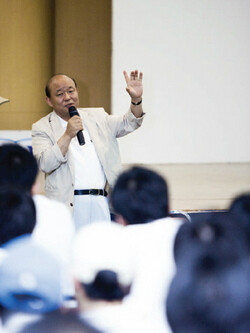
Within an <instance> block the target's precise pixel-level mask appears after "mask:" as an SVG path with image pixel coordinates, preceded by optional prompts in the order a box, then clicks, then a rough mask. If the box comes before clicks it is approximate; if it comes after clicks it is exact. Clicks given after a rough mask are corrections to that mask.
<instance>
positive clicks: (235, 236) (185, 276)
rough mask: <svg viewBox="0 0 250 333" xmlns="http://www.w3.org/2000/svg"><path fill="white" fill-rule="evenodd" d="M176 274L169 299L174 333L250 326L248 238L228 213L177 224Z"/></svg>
mask: <svg viewBox="0 0 250 333" xmlns="http://www.w3.org/2000/svg"><path fill="white" fill-rule="evenodd" d="M175 256H176V262H177V271H176V275H175V277H174V279H173V281H172V284H171V286H170V289H169V293H168V298H167V316H168V320H169V323H170V326H171V328H172V330H173V332H174V333H182V332H183V333H184V332H185V333H191V332H192V333H214V332H220V333H229V332H232V333H233V332H234V333H236V332H237V333H239V332H245V333H246V332H247V331H249V329H250V325H249V324H250V321H249V316H250V283H249V281H250V270H249V261H248V253H247V246H246V240H245V238H244V235H243V233H242V231H241V229H240V228H236V226H235V225H234V224H233V222H231V221H230V216H229V215H225V216H222V215H217V214H212V215H210V214H209V215H207V216H206V218H204V217H201V219H200V220H196V221H195V222H191V223H186V224H184V225H182V226H181V228H180V230H179V234H178V235H177V238H176V247H175Z"/></svg>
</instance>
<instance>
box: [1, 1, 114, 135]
mask: <svg viewBox="0 0 250 333" xmlns="http://www.w3.org/2000/svg"><path fill="white" fill-rule="evenodd" d="M0 22H1V29H0V45H1V52H0V96H2V97H5V98H8V99H10V103H5V104H3V105H1V106H0V113H1V121H0V129H1V130H6V129H7V130H8V129H10V130H12V129H13V130H14V129H15V130H19V129H20V130H21V129H30V128H31V125H32V123H33V122H35V121H36V120H38V119H39V118H41V117H42V116H44V115H45V114H46V113H47V112H48V111H49V110H50V109H49V107H48V106H47V105H46V103H45V102H44V100H45V99H44V85H45V83H46V81H47V79H48V77H50V76H51V75H52V74H53V73H56V72H65V73H68V74H69V75H71V76H73V77H75V79H76V80H77V81H78V86H79V90H80V101H81V106H104V107H105V108H106V109H107V111H108V110H109V109H110V77H111V75H110V67H111V65H110V61H111V59H110V48H111V37H110V35H111V0H102V1H100V0H82V1H81V0H71V1H66V0H55V1H53V0H0Z"/></svg>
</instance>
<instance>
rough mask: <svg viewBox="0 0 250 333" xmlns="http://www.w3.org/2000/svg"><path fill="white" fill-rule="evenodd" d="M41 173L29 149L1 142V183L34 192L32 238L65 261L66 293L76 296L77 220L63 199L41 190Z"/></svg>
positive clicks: (1, 184)
mask: <svg viewBox="0 0 250 333" xmlns="http://www.w3.org/2000/svg"><path fill="white" fill-rule="evenodd" d="M37 173H38V166H37V162H36V159H35V157H34V156H33V155H32V154H31V153H30V152H29V151H28V149H26V148H25V147H23V146H20V145H18V144H3V145H0V186H3V185H5V186H13V187H17V188H18V189H19V190H21V191H23V193H28V194H29V195H32V198H33V200H34V203H35V210H36V223H35V226H34V229H33V231H32V238H33V239H34V240H35V241H36V243H37V244H39V245H41V246H42V247H43V248H45V249H46V250H47V251H49V252H50V253H52V254H53V255H54V256H56V257H57V258H58V259H59V260H60V261H61V262H62V264H63V266H64V267H65V281H64V282H63V283H64V285H65V296H72V295H73V294H74V286H73V281H72V278H71V273H70V270H69V261H70V251H71V245H72V240H73V237H74V235H75V226H74V222H73V219H72V215H71V212H70V211H69V209H68V208H67V207H66V206H65V205H64V204H63V203H60V202H58V201H55V200H51V199H48V198H46V197H45V196H44V195H41V194H38V188H39V187H38V186H39V185H38V183H37Z"/></svg>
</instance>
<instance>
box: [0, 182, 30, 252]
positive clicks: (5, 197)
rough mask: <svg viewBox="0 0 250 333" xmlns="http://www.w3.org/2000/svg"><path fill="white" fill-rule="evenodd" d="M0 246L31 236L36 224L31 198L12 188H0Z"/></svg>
mask: <svg viewBox="0 0 250 333" xmlns="http://www.w3.org/2000/svg"><path fill="white" fill-rule="evenodd" d="M0 212H1V214H0V231H1V232H0V246H2V245H3V244H4V243H6V242H8V241H9V240H11V239H13V238H16V237H18V236H21V235H24V234H31V233H32V231H33V229H34V227H35V224H36V209H35V205H34V202H33V199H32V197H31V196H30V195H29V194H28V193H24V192H23V191H20V190H19V189H17V188H14V187H6V186H4V187H3V186H0Z"/></svg>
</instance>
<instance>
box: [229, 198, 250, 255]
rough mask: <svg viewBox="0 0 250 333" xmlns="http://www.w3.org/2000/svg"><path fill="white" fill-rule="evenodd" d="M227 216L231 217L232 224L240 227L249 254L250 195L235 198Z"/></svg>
mask: <svg viewBox="0 0 250 333" xmlns="http://www.w3.org/2000/svg"><path fill="white" fill-rule="evenodd" d="M229 214H231V215H232V217H233V220H234V222H235V223H236V224H237V225H238V226H239V227H242V228H243V230H244V232H245V234H246V237H247V242H248V246H249V254H250V193H245V194H242V195H239V196H237V197H236V198H234V199H233V201H232V202H231V205H230V207H229Z"/></svg>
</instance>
